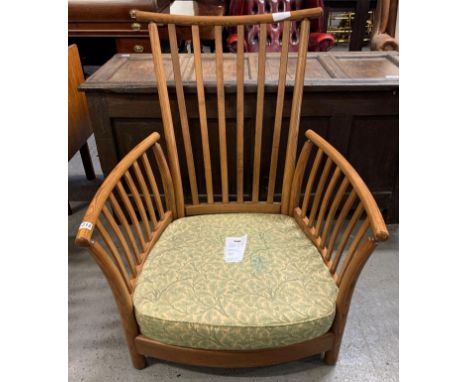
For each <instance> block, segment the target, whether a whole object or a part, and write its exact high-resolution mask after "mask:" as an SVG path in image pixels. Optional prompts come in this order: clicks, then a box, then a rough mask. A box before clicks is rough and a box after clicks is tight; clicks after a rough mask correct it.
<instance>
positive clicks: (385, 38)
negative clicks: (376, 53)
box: [371, 33, 400, 51]
mask: <svg viewBox="0 0 468 382" xmlns="http://www.w3.org/2000/svg"><path fill="white" fill-rule="evenodd" d="M371 50H380V51H384V50H390V51H392V50H395V51H399V50H400V45H399V44H398V41H397V40H396V39H395V38H394V37H392V36H390V35H388V34H387V33H376V34H375V35H374V36H372V39H371Z"/></svg>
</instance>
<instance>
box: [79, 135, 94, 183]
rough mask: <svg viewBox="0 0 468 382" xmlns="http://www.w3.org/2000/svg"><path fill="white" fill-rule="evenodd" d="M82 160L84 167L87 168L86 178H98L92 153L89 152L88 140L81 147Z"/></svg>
mask: <svg viewBox="0 0 468 382" xmlns="http://www.w3.org/2000/svg"><path fill="white" fill-rule="evenodd" d="M80 154H81V160H82V161H83V167H84V169H85V173H86V178H87V179H88V180H93V179H96V174H95V173H94V168H93V161H92V160H91V154H90V152H89V146H88V142H85V144H84V145H83V146H81V148H80Z"/></svg>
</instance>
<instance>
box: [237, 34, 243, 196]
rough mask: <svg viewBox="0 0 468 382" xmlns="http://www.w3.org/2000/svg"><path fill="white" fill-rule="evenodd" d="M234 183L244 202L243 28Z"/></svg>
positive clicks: (239, 41)
mask: <svg viewBox="0 0 468 382" xmlns="http://www.w3.org/2000/svg"><path fill="white" fill-rule="evenodd" d="M236 73H237V79H236V81H237V86H236V87H237V89H236V123H237V130H236V133H237V134H236V183H237V201H238V202H239V203H242V202H243V201H244V26H243V25H238V26H237V57H236Z"/></svg>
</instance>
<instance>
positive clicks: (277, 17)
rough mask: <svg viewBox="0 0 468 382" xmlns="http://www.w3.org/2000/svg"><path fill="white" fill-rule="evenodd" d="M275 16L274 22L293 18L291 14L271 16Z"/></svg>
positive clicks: (282, 13) (279, 13) (284, 13)
mask: <svg viewBox="0 0 468 382" xmlns="http://www.w3.org/2000/svg"><path fill="white" fill-rule="evenodd" d="M271 15H272V16H273V21H276V22H277V21H281V20H286V19H288V18H290V17H291V12H276V13H272V14H271Z"/></svg>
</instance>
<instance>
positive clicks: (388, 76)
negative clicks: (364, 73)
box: [385, 74, 400, 80]
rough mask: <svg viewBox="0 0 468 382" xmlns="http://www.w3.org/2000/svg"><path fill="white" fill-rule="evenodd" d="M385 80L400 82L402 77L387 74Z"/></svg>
mask: <svg viewBox="0 0 468 382" xmlns="http://www.w3.org/2000/svg"><path fill="white" fill-rule="evenodd" d="M385 78H386V79H387V80H398V79H399V78H400V76H399V75H398V74H396V75H395V74H387V75H386V76H385Z"/></svg>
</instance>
